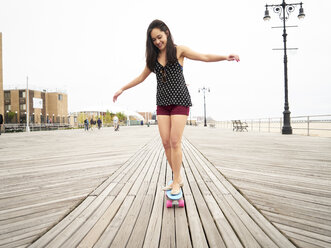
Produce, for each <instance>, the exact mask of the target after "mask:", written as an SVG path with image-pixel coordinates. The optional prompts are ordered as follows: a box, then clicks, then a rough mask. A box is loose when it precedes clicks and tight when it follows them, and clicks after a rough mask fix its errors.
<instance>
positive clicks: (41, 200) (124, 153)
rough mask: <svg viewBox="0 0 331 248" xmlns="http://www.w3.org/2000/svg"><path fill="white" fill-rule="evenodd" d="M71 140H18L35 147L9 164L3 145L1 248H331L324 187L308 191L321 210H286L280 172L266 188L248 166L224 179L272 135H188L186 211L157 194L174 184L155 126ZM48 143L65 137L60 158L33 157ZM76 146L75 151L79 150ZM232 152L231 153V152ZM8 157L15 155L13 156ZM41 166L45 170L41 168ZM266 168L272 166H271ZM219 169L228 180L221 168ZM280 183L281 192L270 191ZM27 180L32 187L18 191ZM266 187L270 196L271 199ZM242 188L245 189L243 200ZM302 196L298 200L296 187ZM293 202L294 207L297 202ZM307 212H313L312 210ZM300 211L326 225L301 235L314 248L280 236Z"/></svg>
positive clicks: (69, 135) (307, 222)
mask: <svg viewBox="0 0 331 248" xmlns="http://www.w3.org/2000/svg"><path fill="white" fill-rule="evenodd" d="M138 129H139V132H138V131H137V130H138ZM65 132H67V133H65ZM59 134H60V135H59ZM72 134H73V132H72V131H61V132H48V133H47V134H46V133H44V134H42V135H40V137H35V136H36V135H37V134H34V135H30V136H29V135H24V138H25V140H21V142H22V144H26V142H29V141H30V144H32V145H31V147H26V146H25V148H23V146H21V147H20V148H21V149H22V150H25V151H24V152H22V154H21V155H20V156H19V159H17V160H14V161H15V162H10V161H12V160H11V159H9V158H7V159H4V158H3V157H4V152H6V155H7V156H8V155H13V154H14V152H12V154H11V151H12V150H11V149H9V150H8V148H14V147H13V144H15V145H16V146H17V145H19V140H17V141H16V142H13V143H10V142H7V145H6V146H5V147H1V145H0V155H2V156H1V160H0V176H1V177H3V178H4V180H1V182H0V183H1V188H0V189H1V191H0V247H26V246H30V247H295V246H298V247H328V246H325V245H326V244H331V242H330V241H329V240H328V239H327V238H329V237H330V236H324V237H326V238H323V235H322V238H323V240H321V236H320V235H321V234H318V232H317V230H323V232H324V235H326V234H327V232H328V231H330V225H329V226H328V225H327V223H328V218H329V217H330V211H328V209H329V207H328V206H330V205H329V200H330V198H329V194H328V193H329V191H328V189H327V186H328V185H327V183H328V182H327V181H322V183H319V182H318V181H314V182H313V183H314V185H315V186H314V187H315V193H316V192H317V191H318V192H321V194H324V196H325V197H324V198H323V199H324V202H322V204H320V205H323V206H324V210H323V208H318V205H316V206H314V205H309V207H308V208H305V206H298V205H295V204H292V202H291V201H289V200H288V197H287V196H286V195H282V194H286V193H287V192H288V191H289V192H290V191H291V190H288V191H285V192H284V189H285V188H286V185H289V188H290V189H291V188H293V185H294V183H288V184H287V183H286V182H285V181H281V179H280V178H279V172H277V170H278V169H280V166H278V167H277V170H276V169H275V171H270V173H269V174H268V176H270V178H271V180H270V183H268V182H269V181H268V179H267V178H266V175H265V172H264V173H262V172H263V171H261V168H262V167H261V166H260V167H256V168H255V167H254V166H253V165H252V164H254V163H253V162H250V161H246V162H247V163H248V164H249V165H248V168H249V169H250V170H251V171H250V173H249V171H244V169H243V168H242V169H241V170H243V172H247V176H246V174H245V173H241V174H238V176H233V175H237V174H235V172H234V173H233V174H231V173H229V175H230V179H228V178H227V177H225V176H224V175H225V174H226V173H228V172H229V171H230V168H228V169H226V167H227V162H228V158H229V157H228V156H233V159H234V160H233V161H235V162H233V163H235V164H236V165H233V167H234V169H236V170H237V171H238V170H239V167H240V166H241V165H244V166H245V163H244V159H245V158H246V157H245V156H244V154H245V155H246V153H241V152H239V153H238V149H240V148H241V143H245V142H247V141H248V140H250V139H252V140H255V141H256V140H258V141H259V140H260V139H261V140H264V142H266V140H268V139H269V138H270V137H273V136H272V135H271V136H270V134H268V136H267V137H259V136H258V137H256V134H251V133H241V134H238V133H236V134H234V133H231V132H225V133H223V132H220V130H218V129H202V128H192V127H188V128H187V129H186V131H185V137H186V138H184V140H183V169H182V175H183V177H184V186H183V192H184V199H185V204H186V206H185V208H177V209H167V208H166V207H165V199H164V197H165V196H164V192H163V191H162V190H161V188H162V187H163V186H164V185H165V184H166V182H167V181H168V180H170V179H171V171H170V169H169V166H167V162H166V158H165V155H164V152H163V149H162V145H161V142H160V139H159V138H158V135H157V130H156V128H155V127H151V128H149V129H147V128H145V127H134V128H133V127H132V128H126V129H122V130H121V132H120V133H114V132H113V131H112V130H110V131H109V130H108V131H107V130H102V132H100V133H97V132H95V133H89V134H86V133H84V134H82V133H75V136H73V135H72ZM45 135H46V136H47V138H44V139H45V143H46V140H48V139H49V138H54V139H55V140H57V141H58V143H57V144H59V143H61V142H60V140H61V139H63V138H64V139H65V140H66V141H67V143H66V145H64V146H65V148H66V149H63V147H60V146H59V145H56V146H55V147H56V148H55V147H54V148H55V149H54V148H52V147H51V146H45V144H43V142H42V144H41V145H40V147H39V150H38V151H36V148H37V147H38V145H37V144H36V143H34V141H33V140H35V139H41V140H43V138H42V137H44V136H45ZM66 135H67V136H66ZM208 135H209V136H208ZM234 135H235V136H234ZM7 137H8V136H7ZM12 137H14V136H12ZM82 137H83V138H82ZM207 137H208V138H207ZM238 137H239V139H238ZM280 137H283V136H280ZM288 137H289V136H288ZM101 138H103V140H102V141H99V142H97V143H86V145H82V144H81V142H82V140H85V141H92V140H98V139H99V140H100V139H101ZM105 138H109V139H110V140H112V141H113V142H111V144H113V143H116V142H114V141H115V140H116V141H117V145H116V146H114V145H110V146H111V148H107V144H108V145H109V144H110V143H109V141H107V140H104V139H105ZM119 138H121V139H119ZM254 138H255V139H254ZM306 138H309V137H306ZM222 139H223V141H222ZM281 139H282V138H281ZM290 139H291V138H290ZM208 140H209V142H208ZM231 140H232V141H231ZM224 141H226V142H227V145H225V143H224ZM62 142H63V140H62ZM240 142H241V143H240ZM78 143H79V144H80V145H79V146H76V145H78ZM97 144H98V145H97ZM222 144H223V145H222ZM246 145H247V143H246ZM277 145H279V144H277ZM222 146H223V147H222ZM243 146H244V145H243ZM229 147H231V149H234V150H233V151H231V153H230V152H229V149H228V148H229ZM245 147H246V146H245ZM224 148H225V149H224ZM246 148H247V147H246ZM260 148H261V147H260V146H259V145H258V142H257V143H255V144H254V145H253V146H250V148H249V150H250V152H251V153H252V154H254V152H255V151H259V150H260ZM62 149H63V150H62ZM220 149H221V150H220ZM13 150H14V151H15V152H18V149H13ZM81 150H82V151H81ZM46 151H47V152H46ZM52 151H53V152H55V153H54V154H53V153H52ZM56 151H58V152H56ZM65 151H67V152H65ZM201 151H202V153H203V154H202V153H201ZM315 151H316V150H315ZM305 152H308V151H305ZM1 153H2V154H1ZM84 154H86V155H84ZM206 154H208V155H207V158H208V159H207V158H206V157H205V155H206ZM36 155H38V156H40V157H41V158H40V157H37V158H36ZM75 155H76V156H75ZM78 155H79V156H78ZM261 156H262V157H263V158H266V156H263V155H261ZM269 156H270V154H269ZM58 157H60V158H61V159H60V160H59V159H58ZM46 158H47V161H48V163H46V164H45V161H44V160H46ZM222 158H223V160H224V161H223V160H222ZM241 158H243V160H241ZM113 159H114V160H115V162H112V160H113ZM217 159H220V161H221V162H219V161H218V160H217ZM273 159H274V160H273V161H274V162H275V161H278V159H277V158H276V157H275V158H273ZM40 160H41V162H40ZM61 161H62V162H61ZM252 161H254V159H252ZM20 162H21V163H20ZM267 162H268V160H267ZM267 164H268V163H267ZM46 165H47V166H46ZM215 165H216V166H215ZM223 165H224V168H225V173H224V172H223V170H222V168H221V166H223ZM328 165H329V166H330V164H326V167H325V168H324V169H325V170H324V171H323V173H324V174H325V178H327V175H329V174H328V173H330V168H328ZM254 168H255V170H256V171H253V169H254ZM262 169H263V168H262ZM269 169H270V168H269ZM73 171H74V172H73ZM281 171H282V170H281ZM254 172H255V173H254ZM312 173H314V172H312ZM34 174H37V176H35V177H34ZM252 175H254V176H252ZM31 178H32V179H31ZM236 178H237V180H234V179H236ZM262 179H264V180H262ZM229 180H230V181H229ZM261 180H262V181H263V183H261ZM277 180H278V181H279V183H280V185H283V186H284V187H282V188H277V187H274V186H275V185H276V186H277V182H278V181H277ZM25 181H28V182H30V184H24V182H25ZM241 181H248V182H249V183H250V184H248V185H250V187H247V186H246V187H242V184H240V182H241ZM297 181H298V180H295V182H297ZM308 181H309V180H308ZM31 182H32V185H31ZM238 182H239V183H238ZM329 182H330V181H329ZM236 183H238V185H239V186H237V185H235V184H236ZM320 185H322V186H323V185H324V186H325V187H321V186H320ZM235 186H236V187H238V188H239V191H238V190H237V189H236V187H235ZM255 186H257V187H258V188H259V189H256V187H255ZM270 187H274V192H271V191H270ZM246 188H249V189H250V190H248V191H247V192H250V194H249V195H247V194H246V192H245V189H246ZM300 189H301V190H302V191H304V187H303V185H300ZM241 192H243V194H244V195H243V194H242V193H241ZM268 193H269V195H268ZM274 194H275V195H279V197H278V198H277V197H274V196H273V195H274ZM269 196H270V197H269ZM290 196H291V197H292V196H293V195H290ZM301 196H302V195H301ZM245 197H246V198H245ZM307 198H308V197H307ZM252 199H253V200H252ZM313 199H314V201H318V200H320V199H319V198H318V199H317V198H314V197H313ZM270 200H271V202H270ZM281 200H282V201H281ZM284 200H285V201H286V202H285V201H284ZM257 203H258V204H257ZM288 203H290V204H288ZM293 203H296V201H295V197H294V200H293ZM268 204H269V205H268ZM270 204H274V205H272V206H271V205H270ZM287 205H289V206H290V208H289V209H290V214H288V215H285V214H283V213H282V212H281V210H282V209H286V206H287ZM272 207H274V208H276V207H280V210H278V209H274V210H273V211H266V210H265V209H267V208H268V209H269V210H270V209H271V208H272ZM312 207H317V209H316V210H315V211H314V209H312ZM301 209H304V210H303V213H304V214H306V212H305V211H306V209H309V210H310V212H313V211H314V213H315V214H314V217H315V218H316V219H323V218H324V219H325V222H324V224H321V223H320V222H316V223H317V224H318V223H319V225H317V226H316V227H315V229H313V230H314V232H315V236H313V237H312V235H310V233H309V232H308V233H307V231H306V232H302V233H301V234H300V235H299V236H300V237H305V238H306V240H310V239H315V241H316V242H315V244H314V243H313V242H310V243H309V242H301V243H300V242H299V241H302V238H297V239H295V238H294V237H295V236H293V235H292V236H291V235H289V234H291V233H292V232H293V229H291V232H286V231H287V230H288V229H289V227H291V225H290V224H289V223H290V222H291V221H292V222H297V219H299V218H298V217H297V216H296V211H299V212H300V211H302V210H301ZM320 209H322V210H323V211H322V212H320ZM279 211H280V213H279ZM318 212H320V215H319V214H318ZM265 216H267V217H265ZM293 219H294V220H293ZM299 220H300V219H299ZM304 225H310V226H312V225H313V222H312V221H311V220H307V218H306V215H305V216H303V218H302V219H301V226H300V225H299V226H298V225H297V226H296V227H295V229H296V230H303V231H304V228H303V227H302V226H304ZM284 227H285V228H284ZM279 230H281V231H279ZM310 232H311V230H310ZM284 233H285V235H284ZM293 233H294V234H296V233H297V231H294V232H293ZM288 237H290V239H289V238H288ZM307 244H308V245H307ZM309 245H311V246H309Z"/></svg>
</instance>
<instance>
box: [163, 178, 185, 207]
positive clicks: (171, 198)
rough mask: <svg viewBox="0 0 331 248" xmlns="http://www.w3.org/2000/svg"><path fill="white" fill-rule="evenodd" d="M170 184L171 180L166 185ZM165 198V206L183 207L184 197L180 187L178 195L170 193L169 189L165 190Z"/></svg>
mask: <svg viewBox="0 0 331 248" xmlns="http://www.w3.org/2000/svg"><path fill="white" fill-rule="evenodd" d="M170 184H172V181H169V183H168V185H170ZM165 194H166V198H167V208H171V207H173V206H174V207H176V206H177V207H179V208H183V207H184V205H185V204H184V199H183V191H182V189H180V193H179V194H178V195H172V194H171V190H167V191H166V192H165Z"/></svg>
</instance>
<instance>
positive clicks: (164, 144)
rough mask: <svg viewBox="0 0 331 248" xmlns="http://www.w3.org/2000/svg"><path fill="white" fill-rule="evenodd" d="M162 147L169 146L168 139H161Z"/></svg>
mask: <svg viewBox="0 0 331 248" xmlns="http://www.w3.org/2000/svg"><path fill="white" fill-rule="evenodd" d="M162 144H163V147H164V149H168V148H171V144H170V139H162Z"/></svg>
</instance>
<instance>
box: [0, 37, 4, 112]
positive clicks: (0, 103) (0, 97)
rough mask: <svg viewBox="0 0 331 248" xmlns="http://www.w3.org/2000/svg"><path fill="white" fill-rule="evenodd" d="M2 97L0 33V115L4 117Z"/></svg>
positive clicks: (0, 43) (0, 44)
mask: <svg viewBox="0 0 331 248" xmlns="http://www.w3.org/2000/svg"><path fill="white" fill-rule="evenodd" d="M3 99H4V95H3V77H2V33H0V114H2V116H4V113H5V109H4V101H3Z"/></svg>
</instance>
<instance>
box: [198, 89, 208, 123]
mask: <svg viewBox="0 0 331 248" xmlns="http://www.w3.org/2000/svg"><path fill="white" fill-rule="evenodd" d="M200 91H202V92H203V106H204V119H205V124H204V126H205V127H206V126H207V118H206V91H208V92H210V89H209V88H206V87H205V86H203V88H199V89H198V92H199V93H200Z"/></svg>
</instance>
